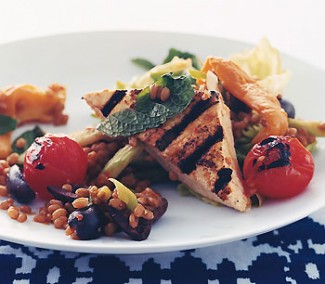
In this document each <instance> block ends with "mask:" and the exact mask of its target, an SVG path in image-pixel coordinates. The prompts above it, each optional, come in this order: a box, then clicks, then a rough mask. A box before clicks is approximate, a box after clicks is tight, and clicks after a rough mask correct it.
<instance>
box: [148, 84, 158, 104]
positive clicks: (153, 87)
mask: <svg viewBox="0 0 325 284" xmlns="http://www.w3.org/2000/svg"><path fill="white" fill-rule="evenodd" d="M158 89H159V87H158V86H157V85H156V84H153V85H151V86H150V95H149V96H150V99H152V100H155V99H156V98H157V92H158Z"/></svg>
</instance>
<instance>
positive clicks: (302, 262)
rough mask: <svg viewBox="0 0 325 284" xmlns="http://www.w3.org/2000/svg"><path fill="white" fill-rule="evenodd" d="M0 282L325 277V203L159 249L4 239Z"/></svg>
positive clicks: (276, 283) (245, 283)
mask: <svg viewBox="0 0 325 284" xmlns="http://www.w3.org/2000/svg"><path fill="white" fill-rule="evenodd" d="M0 283H1V284H7V283H15V284H26V283H78V284H79V283H80V284H85V283H114V284H115V283H116V284H118V283H144V284H146V283H147V284H154V283H219V284H252V283H257V284H259V283H263V284H268V283H270V284H282V283H292V284H294V283H297V284H300V283H301V284H309V283H310V284H316V283H317V284H318V283H319V284H320V283H325V209H323V210H320V211H318V212H316V213H314V214H313V215H311V216H310V217H307V218H304V219H303V220H300V221H298V222H295V223H293V224H291V225H288V226H286V227H283V228H280V229H278V230H275V231H272V232H269V233H266V234H262V235H259V236H256V237H252V238H248V239H244V240H241V241H236V242H232V243H228V244H223V245H217V246H212V247H207V248H199V249H194V250H187V251H178V252H168V253H159V254H140V255H101V254H83V253H72V252H62V251H53V250H46V249H38V248H34V247H26V246H22V245H18V244H14V243H9V242H5V241H0Z"/></svg>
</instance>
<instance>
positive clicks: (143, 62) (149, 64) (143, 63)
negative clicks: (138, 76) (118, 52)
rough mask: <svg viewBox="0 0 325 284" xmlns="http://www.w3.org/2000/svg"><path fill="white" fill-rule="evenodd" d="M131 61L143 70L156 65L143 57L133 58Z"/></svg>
mask: <svg viewBox="0 0 325 284" xmlns="http://www.w3.org/2000/svg"><path fill="white" fill-rule="evenodd" d="M131 61H132V62H133V63H134V64H136V65H138V66H139V67H141V68H143V69H145V70H150V69H152V68H154V67H155V66H156V64H153V63H152V62H151V61H149V60H147V59H144V58H134V59H132V60H131Z"/></svg>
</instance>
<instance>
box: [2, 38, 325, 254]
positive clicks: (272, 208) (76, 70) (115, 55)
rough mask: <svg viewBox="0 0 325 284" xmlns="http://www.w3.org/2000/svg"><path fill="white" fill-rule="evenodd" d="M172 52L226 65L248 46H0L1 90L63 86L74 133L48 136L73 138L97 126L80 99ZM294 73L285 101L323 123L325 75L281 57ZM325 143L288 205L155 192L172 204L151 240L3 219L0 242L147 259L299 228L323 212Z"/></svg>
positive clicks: (62, 42)
mask: <svg viewBox="0 0 325 284" xmlns="http://www.w3.org/2000/svg"><path fill="white" fill-rule="evenodd" d="M170 47H176V48H180V49H182V50H188V51H191V52H193V53H195V54H197V55H199V56H200V57H201V58H202V59H204V58H205V56H207V55H218V56H222V57H227V56H229V55H230V54H232V53H234V52H238V51H241V50H243V49H244V48H247V47H248V45H246V44H243V43H239V42H235V41H229V40H225V39H220V38H211V37H205V36H194V35H181V34H170V33H155V32H94V33H80V34H69V35H59V36H53V37H44V38H37V39H31V40H25V41H20V42H15V43H10V44H6V45H2V46H0V66H1V68H0V82H1V85H2V87H4V86H6V85H10V84H19V83H31V84H35V85H39V86H44V87H45V86H46V85H48V84H50V83H52V82H59V83H61V84H64V85H66V86H67V89H68V102H67V111H68V113H69V115H70V121H69V125H68V126H67V127H60V128H57V129H53V128H51V127H47V128H46V130H50V131H51V130H52V131H55V132H67V133H68V132H71V131H74V130H77V129H81V128H83V127H84V126H86V125H88V124H89V123H93V121H92V120H91V117H90V111H89V108H88V107H87V106H86V104H85V103H84V102H83V101H82V100H81V99H80V98H81V96H82V95H83V94H84V93H87V92H89V91H94V90H100V89H103V88H108V87H112V86H114V83H115V81H116V80H117V79H118V80H122V81H129V80H130V78H131V77H132V76H134V75H136V74H140V73H141V72H142V70H140V69H138V68H137V67H136V66H134V65H132V64H131V62H130V59H131V58H134V57H140V56H141V57H146V58H148V59H150V60H153V61H154V62H157V63H159V62H161V60H162V59H163V58H164V56H165V55H166V53H167V50H168V49H169V48H170ZM283 61H284V62H283V63H284V66H285V67H286V68H287V69H289V70H290V71H291V72H292V80H291V82H290V85H289V87H288V90H287V97H288V98H289V99H291V101H292V102H293V103H294V104H295V106H296V110H297V113H298V116H300V117H303V118H306V119H323V118H324V111H323V106H324V105H325V99H324V96H323V94H324V93H325V85H324V83H323V78H324V76H325V74H324V72H323V71H321V70H319V69H316V68H315V67H313V66H311V65H309V64H306V63H304V62H301V61H298V60H296V59H294V58H291V57H288V56H283ZM324 142H325V141H324V140H320V141H319V146H318V150H317V152H316V153H315V159H316V173H315V176H314V179H313V181H312V183H311V184H310V186H309V188H308V190H306V191H305V192H304V193H303V194H301V195H299V196H297V197H295V198H292V199H290V200H286V201H276V202H275V201H272V202H266V203H265V204H264V206H263V207H261V208H255V209H252V210H251V211H250V212H248V213H238V212H236V211H234V210H232V209H229V208H225V207H214V206H211V205H208V204H205V203H203V202H201V201H199V200H197V199H195V198H193V197H180V196H179V195H178V194H177V192H176V191H175V188H172V187H171V186H166V185H165V186H164V185H161V186H159V187H157V189H159V190H160V191H161V193H162V194H163V195H164V196H165V197H166V198H167V199H168V201H169V208H168V210H167V213H166V214H165V216H163V218H162V219H161V220H160V221H159V222H158V223H157V224H155V226H154V227H153V229H152V232H151V234H150V236H149V238H148V239H147V240H145V241H142V242H136V241H131V240H129V239H128V238H127V237H125V236H124V235H118V236H116V237H114V238H107V237H103V238H100V239H98V240H92V241H74V240H71V239H70V238H68V237H66V236H65V235H64V232H63V231H62V230H56V229H54V228H53V227H52V226H47V225H42V224H37V223H33V222H32V221H30V222H29V221H28V222H26V223H23V224H20V223H18V222H16V221H12V220H10V219H9V218H8V217H7V215H6V212H4V211H2V212H0V222H1V230H0V238H1V239H4V240H8V241H12V242H17V243H21V244H25V245H31V246H37V247H42V248H49V249H58V250H67V251H77V252H96V253H124V254H134V253H150V252H165V251H173V250H181V249H189V248H197V247H202V246H209V245H214V244H220V243H225V242H230V241H234V240H238V239H242V238H246V237H249V236H253V235H257V234H261V233H264V232H267V231H270V230H273V229H276V228H278V227H281V226H284V225H286V224H289V223H292V222H294V221H296V220H299V219H301V218H303V217H305V216H307V215H309V214H311V213H312V212H314V211H316V210H318V209H320V208H322V207H323V206H324V205H325V190H324V186H325V175H324V174H321V173H322V172H323V171H324V169H325V155H324V152H325V143H324Z"/></svg>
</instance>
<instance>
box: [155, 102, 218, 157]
mask: <svg viewBox="0 0 325 284" xmlns="http://www.w3.org/2000/svg"><path fill="white" fill-rule="evenodd" d="M217 102H218V101H216V100H215V99H209V100H205V101H204V100H200V101H198V102H197V103H196V104H195V105H194V106H193V107H192V108H191V110H190V112H189V113H188V114H186V115H185V116H184V117H183V119H182V120H181V121H180V123H179V124H177V125H175V126H174V127H173V128H171V129H169V130H167V131H166V132H165V133H164V135H162V136H161V137H160V138H159V139H158V140H157V142H156V147H157V148H158V149H159V150H160V151H164V150H165V149H166V148H167V147H168V146H169V145H170V143H172V142H173V141H174V140H175V139H176V138H177V137H178V136H179V135H180V134H181V133H182V132H183V131H184V129H185V128H186V127H187V126H188V125H189V124H190V123H192V122H193V121H195V120H196V119H197V118H198V117H199V116H200V115H201V114H202V113H204V112H205V111H206V110H207V109H208V108H210V107H211V106H212V105H214V104H216V103H217Z"/></svg>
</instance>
